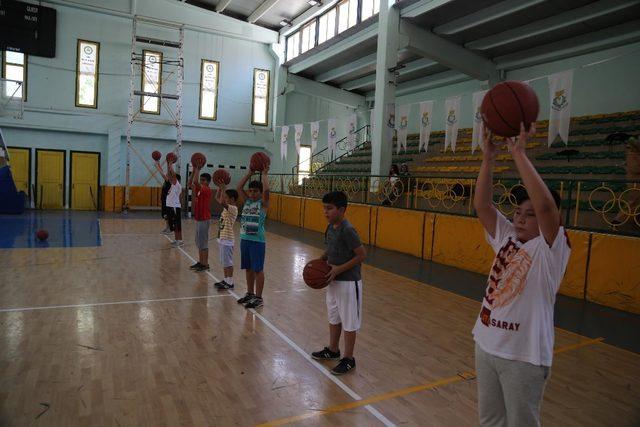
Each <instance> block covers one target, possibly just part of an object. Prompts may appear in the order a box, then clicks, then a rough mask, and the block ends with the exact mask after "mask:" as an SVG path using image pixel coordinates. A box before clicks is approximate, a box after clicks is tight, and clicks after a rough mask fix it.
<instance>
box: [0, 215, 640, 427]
mask: <svg viewBox="0 0 640 427" xmlns="http://www.w3.org/2000/svg"><path fill="white" fill-rule="evenodd" d="M162 226H163V224H162V223H161V222H160V221H159V220H155V219H136V218H135V216H134V217H133V218H129V219H118V218H103V219H102V220H101V233H102V235H101V241H102V246H99V247H81V248H79V247H74V248H46V249H42V248H20V249H1V250H0V260H1V262H2V264H1V268H0V425H36V424H37V425H59V426H69V425H92V426H93V425H114V426H125V425H127V426H129V425H131V426H134V425H135V426H138V425H151V426H159V425H167V426H173V425H212V426H227V425H229V426H235V425H238V426H251V425H257V424H263V423H266V425H284V424H290V425H305V426H307V425H312V426H315V425H332V426H341V425H345V426H346V425H348V426H355V425H361V426H370V425H380V424H384V425H415V426H418V425H420V426H424V425H430V426H431V425H434V426H438V425H442V426H467V425H469V426H472V425H476V424H477V415H476V382H475V379H474V375H473V369H474V363H473V340H472V336H471V328H472V326H473V323H474V321H475V318H476V315H477V312H478V309H479V302H478V301H474V300H471V299H468V298H465V297H462V296H458V295H455V294H452V293H449V292H447V291H444V290H442V289H438V288H435V287H432V286H428V285H425V284H424V283H420V282H416V281H412V280H410V279H408V278H405V277H402V276H398V275H395V274H392V273H389V272H387V271H383V270H380V269H377V268H375V267H371V266H365V267H364V269H363V273H364V283H365V285H364V286H365V290H364V323H363V329H362V331H361V333H360V334H359V337H358V342H357V345H356V359H357V363H358V367H357V368H356V370H355V372H354V373H352V374H349V375H347V376H343V377H333V376H331V375H330V374H328V371H327V367H330V366H331V365H322V364H318V363H316V362H313V361H311V360H310V359H309V358H308V356H307V354H308V353H309V352H310V351H313V350H317V349H319V348H321V347H322V346H323V345H325V344H326V341H327V333H328V331H327V329H328V328H327V322H326V314H325V311H326V310H325V304H324V292H323V291H313V290H309V289H307V288H306V287H305V285H304V284H303V283H302V281H301V277H300V276H301V271H302V268H303V266H304V264H305V263H306V261H307V260H309V259H312V258H314V257H317V256H318V255H319V254H320V253H321V250H320V249H318V248H316V247H313V246H310V245H307V244H304V243H302V242H299V241H296V240H292V239H288V238H286V237H283V236H281V235H278V234H273V233H268V236H267V238H268V243H267V264H266V269H265V271H266V273H267V285H266V291H265V306H264V307H263V308H262V309H259V310H258V312H257V313H256V312H254V311H247V310H245V309H244V308H242V307H240V306H238V305H237V304H236V302H235V295H233V294H232V293H229V292H218V291H216V290H215V289H214V288H213V286H212V284H213V282H214V277H220V273H221V271H220V268H218V267H217V262H216V260H217V256H218V251H217V245H216V243H215V241H214V240H212V241H211V242H210V243H211V244H210V249H211V251H210V252H211V253H210V261H211V265H212V266H215V267H214V268H213V269H212V271H211V274H205V273H194V272H191V271H189V269H188V267H189V265H191V264H192V263H193V262H194V260H193V259H192V257H193V256H194V255H196V253H197V252H196V249H195V247H194V245H193V243H192V240H193V223H192V222H190V221H185V223H184V236H185V243H186V245H185V246H184V248H182V249H173V248H169V246H168V245H169V241H168V240H167V239H166V238H165V237H164V236H162V235H160V234H158V231H159V229H160V228H162ZM212 234H213V228H212ZM238 252H239V251H238V250H236V259H238V256H239V253H238ZM237 264H239V262H237ZM236 281H237V285H236V290H235V293H236V294H238V295H239V294H243V293H244V290H245V284H244V283H245V282H244V278H243V275H241V274H236ZM602 338H603V339H604V341H603V340H600V339H591V338H586V337H582V336H580V335H576V334H574V333H572V332H568V331H565V330H561V329H558V330H557V331H556V352H557V354H556V356H555V360H554V366H553V368H552V375H551V379H550V381H549V383H548V385H547V390H546V393H545V399H544V404H543V422H544V424H545V425H563V426H568V425H580V426H585V425H611V423H612V422H613V423H615V425H617V426H632V425H638V423H639V422H640V385H639V384H638V382H637V378H638V377H639V376H640V354H637V353H634V352H630V351H627V350H623V349H620V348H617V347H614V346H611V345H608V344H606V338H607V337H606V336H605V337H602ZM614 420H615V421H614Z"/></svg>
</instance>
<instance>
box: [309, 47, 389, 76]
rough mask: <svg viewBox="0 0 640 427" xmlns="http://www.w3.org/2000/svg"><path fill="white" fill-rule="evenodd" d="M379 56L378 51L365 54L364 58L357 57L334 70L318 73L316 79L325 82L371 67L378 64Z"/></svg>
mask: <svg viewBox="0 0 640 427" xmlns="http://www.w3.org/2000/svg"><path fill="white" fill-rule="evenodd" d="M377 56H378V55H377V54H376V53H372V54H371V55H367V56H363V57H362V58H359V59H356V60H355V61H353V62H349V63H348V64H344V65H341V66H339V67H336V68H334V69H332V70H329V71H327V72H326V73H322V74H318V75H317V76H315V77H314V80H316V81H318V82H323V83H324V82H328V81H330V80H336V79H339V78H340V77H342V76H346V75H347V74H350V73H353V72H356V71H359V70H362V69H365V68H367V67H371V66H373V65H376V58H377Z"/></svg>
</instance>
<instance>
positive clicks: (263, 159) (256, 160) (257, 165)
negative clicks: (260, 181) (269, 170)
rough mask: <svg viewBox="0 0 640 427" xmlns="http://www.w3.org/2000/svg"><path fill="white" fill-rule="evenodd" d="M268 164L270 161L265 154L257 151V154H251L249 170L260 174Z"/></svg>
mask: <svg viewBox="0 0 640 427" xmlns="http://www.w3.org/2000/svg"><path fill="white" fill-rule="evenodd" d="M270 164H271V159H269V156H267V155H266V153H263V152H262V151H258V152H257V153H253V156H251V161H250V162H249V168H250V169H251V170H252V171H256V172H262V171H263V170H265V168H266V167H268V166H269V165H270Z"/></svg>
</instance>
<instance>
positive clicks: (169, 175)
mask: <svg viewBox="0 0 640 427" xmlns="http://www.w3.org/2000/svg"><path fill="white" fill-rule="evenodd" d="M167 181H169V182H170V183H171V184H175V183H176V182H177V181H178V178H177V177H176V173H175V171H174V170H173V165H172V164H171V162H167Z"/></svg>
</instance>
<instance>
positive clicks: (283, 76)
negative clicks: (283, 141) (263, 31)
mask: <svg viewBox="0 0 640 427" xmlns="http://www.w3.org/2000/svg"><path fill="white" fill-rule="evenodd" d="M285 40H286V39H285V37H284V36H280V43H273V44H272V45H271V49H270V53H271V56H273V58H274V60H275V73H274V74H275V76H274V82H273V89H274V91H273V95H272V96H273V113H272V118H271V122H272V123H271V129H272V131H273V138H272V141H271V146H272V147H273V149H272V150H269V151H271V153H272V154H273V156H274V159H273V160H277V161H272V163H273V164H274V166H275V165H280V167H279V168H277V167H274V168H273V169H272V172H276V173H277V172H280V173H290V172H291V170H289V171H287V167H286V166H287V165H286V162H284V161H282V160H281V158H280V134H279V133H278V132H277V130H276V126H281V125H283V124H284V120H285V113H286V110H287V96H286V93H285V92H286V87H287V74H288V70H287V68H286V67H283V66H282V64H284V60H285V47H284V46H285V44H284V43H285ZM287 158H288V155H287Z"/></svg>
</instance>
